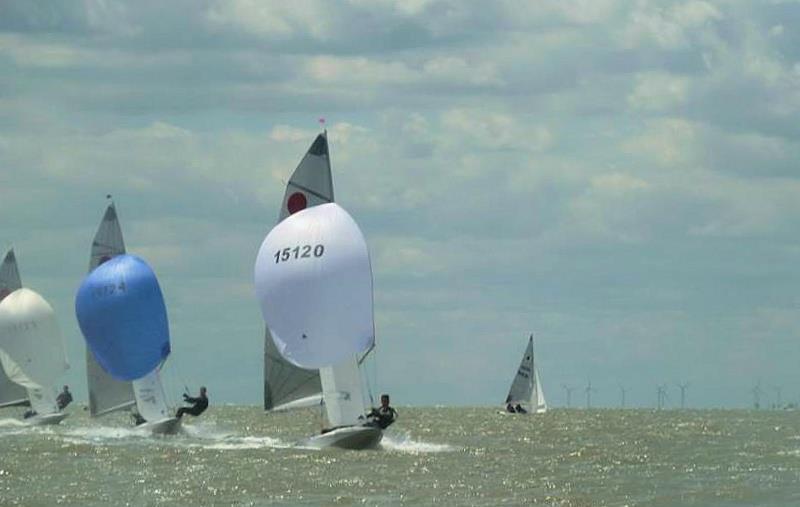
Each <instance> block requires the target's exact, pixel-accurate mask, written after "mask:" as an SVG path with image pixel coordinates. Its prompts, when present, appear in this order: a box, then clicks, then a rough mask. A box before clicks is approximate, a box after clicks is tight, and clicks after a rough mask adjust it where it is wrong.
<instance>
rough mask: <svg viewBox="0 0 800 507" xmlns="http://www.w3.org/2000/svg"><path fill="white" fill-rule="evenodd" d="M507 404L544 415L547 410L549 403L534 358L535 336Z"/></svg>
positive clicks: (523, 359) (515, 377)
mask: <svg viewBox="0 0 800 507" xmlns="http://www.w3.org/2000/svg"><path fill="white" fill-rule="evenodd" d="M506 403H510V404H512V405H516V404H518V403H519V404H522V405H525V406H526V407H528V409H529V411H533V412H536V413H542V412H545V411H546V410H547V403H546V402H545V399H544V392H543V391H542V389H541V383H540V382H539V373H538V371H536V366H535V363H534V356H533V335H531V337H530V339H529V340H528V346H527V347H526V349H525V353H524V354H523V355H522V361H521V362H520V365H519V368H518V369H517V374H516V375H514V380H513V381H512V382H511V388H510V389H509V390H508V396H507V397H506Z"/></svg>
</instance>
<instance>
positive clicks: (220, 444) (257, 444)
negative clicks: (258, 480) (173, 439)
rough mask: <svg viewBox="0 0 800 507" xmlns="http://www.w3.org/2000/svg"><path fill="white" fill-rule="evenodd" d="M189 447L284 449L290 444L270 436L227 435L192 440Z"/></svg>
mask: <svg viewBox="0 0 800 507" xmlns="http://www.w3.org/2000/svg"><path fill="white" fill-rule="evenodd" d="M189 446H190V447H202V448H203V449H218V450H246V449H286V448H289V447H291V445H289V444H286V443H284V442H282V441H281V440H279V439H277V438H272V437H227V438H225V439H223V440H220V441H216V442H203V443H198V442H193V443H191V444H189Z"/></svg>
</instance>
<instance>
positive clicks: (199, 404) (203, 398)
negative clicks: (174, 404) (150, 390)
mask: <svg viewBox="0 0 800 507" xmlns="http://www.w3.org/2000/svg"><path fill="white" fill-rule="evenodd" d="M183 401H184V403H191V404H192V406H191V407H181V408H179V409H178V412H177V413H176V414H175V417H177V418H178V419H180V418H181V417H183V414H189V415H193V416H195V417H197V416H198V415H200V414H202V413H203V412H205V411H206V409H207V408H208V395H207V394H206V388H205V386H203V387H201V388H200V396H198V397H197V398H192V397H191V396H189V395H188V394H186V393H183Z"/></svg>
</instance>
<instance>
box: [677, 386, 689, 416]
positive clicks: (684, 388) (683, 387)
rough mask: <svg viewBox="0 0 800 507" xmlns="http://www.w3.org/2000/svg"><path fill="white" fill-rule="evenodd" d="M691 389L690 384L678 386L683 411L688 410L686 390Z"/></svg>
mask: <svg viewBox="0 0 800 507" xmlns="http://www.w3.org/2000/svg"><path fill="white" fill-rule="evenodd" d="M688 388H689V383H688V382H686V383H685V384H678V389H680V390H681V410H683V409H685V408H686V390H687V389H688Z"/></svg>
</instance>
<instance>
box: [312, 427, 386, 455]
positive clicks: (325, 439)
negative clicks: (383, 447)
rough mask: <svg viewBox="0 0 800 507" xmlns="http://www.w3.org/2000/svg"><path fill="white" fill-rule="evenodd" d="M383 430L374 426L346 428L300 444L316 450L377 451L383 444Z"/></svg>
mask: <svg viewBox="0 0 800 507" xmlns="http://www.w3.org/2000/svg"><path fill="white" fill-rule="evenodd" d="M382 438H383V430H382V429H380V428H375V427H372V426H346V427H344V428H336V429H335V430H331V431H328V432H326V433H323V434H321V435H314V436H313V437H311V438H309V439H307V440H305V441H303V442H301V443H300V445H301V446H302V447H311V448H314V449H327V448H337V449H350V450H362V449H375V448H377V447H378V445H379V444H380V443H381V439H382Z"/></svg>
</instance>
